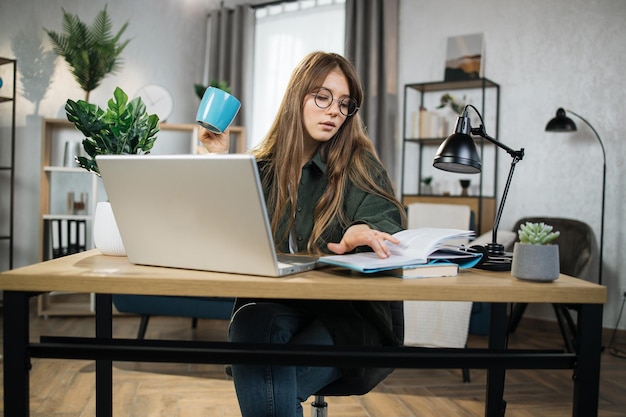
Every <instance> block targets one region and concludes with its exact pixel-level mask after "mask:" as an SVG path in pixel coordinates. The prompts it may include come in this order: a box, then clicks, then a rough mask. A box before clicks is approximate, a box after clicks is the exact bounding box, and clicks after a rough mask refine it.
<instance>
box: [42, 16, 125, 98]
mask: <svg viewBox="0 0 626 417" xmlns="http://www.w3.org/2000/svg"><path fill="white" fill-rule="evenodd" d="M112 26H113V25H112V23H111V19H110V18H109V15H108V13H107V7H106V5H105V6H104V9H103V10H102V11H101V12H100V13H98V15H97V16H96V19H95V20H94V22H93V24H92V25H91V26H88V25H87V24H85V23H83V22H82V21H81V20H80V18H79V17H78V16H77V15H73V14H71V13H68V12H66V11H65V9H63V33H57V32H54V31H52V30H48V29H45V28H44V30H45V32H46V33H47V34H48V37H49V38H50V41H51V42H52V46H53V50H54V52H55V53H56V54H57V55H59V56H62V57H63V58H65V61H66V62H67V63H68V65H69V66H70V67H71V71H72V75H73V76H74V79H75V80H76V82H78V84H79V85H80V87H81V88H82V89H83V91H85V101H89V93H90V92H91V91H92V90H93V89H95V88H96V87H98V86H99V85H100V83H101V82H102V79H103V78H104V77H105V76H106V75H107V74H109V73H113V72H115V71H117V70H119V68H120V67H121V64H122V61H121V58H120V54H121V53H122V51H123V50H124V48H126V45H128V42H130V39H127V40H125V41H120V38H121V36H122V34H123V33H124V31H125V30H126V28H127V27H128V22H126V23H124V25H123V26H122V28H121V29H120V30H119V31H118V32H117V33H116V34H115V35H113V34H112V33H111V29H112Z"/></svg>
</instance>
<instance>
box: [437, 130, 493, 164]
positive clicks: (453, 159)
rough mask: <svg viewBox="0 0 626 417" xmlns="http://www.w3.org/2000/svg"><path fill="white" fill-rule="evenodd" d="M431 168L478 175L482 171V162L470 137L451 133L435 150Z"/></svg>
mask: <svg viewBox="0 0 626 417" xmlns="http://www.w3.org/2000/svg"><path fill="white" fill-rule="evenodd" d="M433 166H434V167H435V168H437V169H441V170H443V171H450V172H456V173H460V174H478V173H479V172H480V170H481V169H482V162H481V160H480V156H479V155H478V151H477V150H476V145H475V144H474V140H473V139H472V137H471V136H470V135H468V134H464V133H453V134H452V135H451V136H450V137H448V138H447V139H446V140H444V141H443V143H442V144H441V145H440V146H439V149H437V154H436V155H435V159H434V160H433Z"/></svg>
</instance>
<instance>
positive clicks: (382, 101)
mask: <svg viewBox="0 0 626 417" xmlns="http://www.w3.org/2000/svg"><path fill="white" fill-rule="evenodd" d="M398 3H399V0H347V1H346V46H345V51H346V52H345V55H346V57H347V58H348V59H350V60H351V61H352V62H353V63H354V65H355V66H356V69H357V72H358V74H359V77H361V82H362V83H363V88H364V90H365V100H364V103H363V106H362V108H361V110H359V112H361V117H362V118H363V122H364V123H365V126H366V128H367V131H368V134H369V136H370V138H371V139H372V142H373V143H374V146H375V147H376V150H377V151H378V154H379V156H380V158H381V160H382V162H383V164H385V166H386V167H387V169H388V170H389V172H390V175H392V177H393V176H395V177H396V178H397V177H398V175H399V172H400V169H399V164H398V163H397V157H396V155H398V152H396V139H395V138H396V129H397V119H398V79H397V76H398V30H397V28H398Z"/></svg>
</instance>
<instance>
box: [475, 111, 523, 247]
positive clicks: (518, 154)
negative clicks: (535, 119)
mask: <svg viewBox="0 0 626 417" xmlns="http://www.w3.org/2000/svg"><path fill="white" fill-rule="evenodd" d="M474 110H476V109H474ZM479 114H480V113H479ZM471 133H472V134H474V135H477V136H480V137H482V138H485V139H487V140H488V141H489V142H491V143H493V144H494V145H496V146H497V147H499V148H501V149H504V150H505V151H506V152H507V153H508V154H509V155H511V157H512V158H513V160H512V161H511V169H510V170H509V176H508V177H507V179H506V184H505V186H504V192H503V194H502V199H501V200H500V205H499V207H498V212H497V213H496V218H495V219H494V222H493V229H492V235H491V241H492V243H491V245H488V249H489V250H490V251H491V252H494V253H498V254H502V253H504V248H503V247H502V245H500V244H498V227H499V226H500V218H502V212H503V211H504V203H505V202H506V197H507V195H508V194H509V188H510V187H511V180H512V179H513V172H514V171H515V165H517V163H518V162H519V161H521V160H522V159H524V148H521V149H520V150H517V151H516V150H514V149H512V148H510V147H508V146H506V145H505V144H504V143H502V142H500V141H498V140H496V139H495V138H493V137H491V136H489V135H488V134H487V132H485V127H484V126H483V125H482V124H481V125H480V127H477V128H472V129H471Z"/></svg>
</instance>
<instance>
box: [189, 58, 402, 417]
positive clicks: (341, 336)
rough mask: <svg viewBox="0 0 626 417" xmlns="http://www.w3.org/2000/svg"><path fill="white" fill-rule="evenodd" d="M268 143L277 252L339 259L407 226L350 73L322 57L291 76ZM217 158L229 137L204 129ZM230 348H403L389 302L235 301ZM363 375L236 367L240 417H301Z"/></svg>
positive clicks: (265, 163)
mask: <svg viewBox="0 0 626 417" xmlns="http://www.w3.org/2000/svg"><path fill="white" fill-rule="evenodd" d="M286 91H287V92H286V94H285V96H284V98H283V101H282V103H281V105H280V108H279V111H278V115H277V116H276V118H275V120H274V122H273V124H272V127H271V128H270V131H269V133H268V134H267V136H266V137H265V139H264V140H263V141H262V143H261V144H260V145H259V146H258V147H257V148H255V149H253V150H252V154H253V155H254V156H255V157H256V159H257V164H258V168H259V173H260V177H261V182H262V184H263V191H264V195H265V200H266V204H267V208H268V213H271V215H270V216H271V219H270V220H271V226H272V232H273V235H274V239H275V241H276V242H277V246H278V248H277V249H278V250H279V251H281V252H286V253H309V254H320V253H336V254H343V253H347V252H351V251H355V250H372V251H374V252H375V253H376V254H377V255H378V256H380V257H382V258H385V257H387V256H389V249H388V247H387V245H386V243H385V241H390V242H393V243H398V242H397V240H396V239H395V238H394V237H392V236H391V234H393V233H395V232H398V231H400V230H402V229H403V228H404V226H405V223H406V218H405V214H404V208H403V207H402V205H401V204H400V202H399V201H398V200H397V199H396V198H395V194H394V190H393V187H392V185H391V181H390V179H389V176H388V174H387V172H386V170H385V168H384V167H383V165H382V164H381V162H380V160H379V159H378V156H377V154H376V151H375V149H374V147H373V145H372V143H371V141H370V139H369V138H368V137H367V134H366V133H365V130H364V126H363V122H362V120H361V118H360V116H359V114H358V110H359V106H360V105H361V103H362V101H363V90H362V87H361V83H360V81H359V79H358V76H357V75H356V71H355V69H354V67H353V66H352V64H351V63H350V62H349V61H348V60H346V59H345V58H343V57H342V56H340V55H337V54H332V53H322V52H316V53H312V54H310V55H308V56H306V57H305V58H304V59H303V60H302V62H300V64H299V65H298V66H297V67H296V69H295V70H294V72H293V74H292V76H291V79H290V81H289V84H288V86H287V90H286ZM199 137H200V140H201V141H202V143H203V144H204V146H205V147H206V148H207V149H208V150H209V152H211V153H226V152H228V149H229V145H230V138H229V135H228V133H224V134H214V133H211V132H209V131H208V130H206V129H203V128H200V132H199ZM229 340H230V341H233V342H242V343H285V344H286V343H293V344H326V345H361V346H383V345H398V344H399V342H400V341H399V340H397V338H396V337H395V336H394V334H393V330H392V326H391V311H390V306H389V303H388V302H373V301H372V302H370V301H358V302H353V301H314V300H311V301H306V300H251V299H246V300H242V299H239V300H237V302H236V305H235V310H234V313H233V316H232V319H231V323H230V327H229ZM357 372H360V370H355V369H339V368H321V367H301V366H264V365H261V366H256V365H233V379H234V383H235V389H236V392H237V398H238V401H239V406H240V408H241V413H242V415H243V417H251V416H264V417H269V416H279V417H285V416H302V406H301V403H302V402H303V401H305V400H306V399H307V398H308V397H309V396H310V395H312V394H314V393H315V392H317V391H318V390H319V389H321V388H323V387H324V386H326V385H328V384H329V383H331V382H333V381H335V380H337V379H339V378H340V377H341V376H342V375H345V374H348V373H357Z"/></svg>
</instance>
